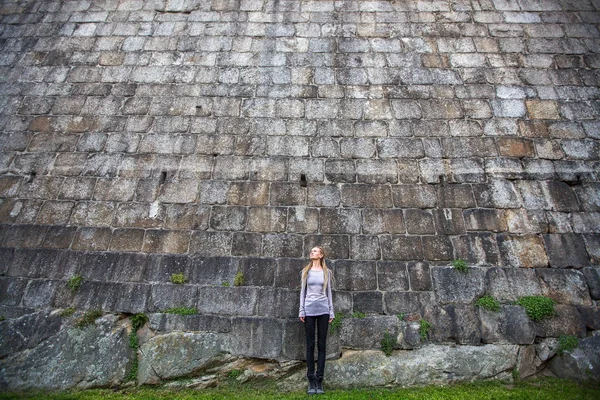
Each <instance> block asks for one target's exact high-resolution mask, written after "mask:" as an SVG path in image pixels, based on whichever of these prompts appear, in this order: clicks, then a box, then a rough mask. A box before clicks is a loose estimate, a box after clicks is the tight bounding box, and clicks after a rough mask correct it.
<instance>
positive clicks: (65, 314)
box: [59, 307, 75, 318]
mask: <svg viewBox="0 0 600 400" xmlns="http://www.w3.org/2000/svg"><path fill="white" fill-rule="evenodd" d="M74 313H75V308H73V307H68V308H65V309H64V310H62V311H61V312H60V314H59V315H60V316H61V317H63V318H66V317H70V316H71V315H73V314H74Z"/></svg>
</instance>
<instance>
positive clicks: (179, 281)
mask: <svg viewBox="0 0 600 400" xmlns="http://www.w3.org/2000/svg"><path fill="white" fill-rule="evenodd" d="M185 281H186V279H185V276H183V274H173V275H171V283H174V284H176V285H183V284H184V283H185Z"/></svg>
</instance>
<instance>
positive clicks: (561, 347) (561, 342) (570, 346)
mask: <svg viewBox="0 0 600 400" xmlns="http://www.w3.org/2000/svg"><path fill="white" fill-rule="evenodd" d="M577 347H579V339H578V338H577V336H572V335H560V337H559V338H558V349H557V350H556V352H557V353H558V354H563V353H564V352H565V351H573V350H575V349H576V348H577Z"/></svg>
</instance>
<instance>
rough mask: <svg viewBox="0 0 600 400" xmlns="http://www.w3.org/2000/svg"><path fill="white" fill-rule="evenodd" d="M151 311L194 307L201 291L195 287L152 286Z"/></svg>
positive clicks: (174, 285)
mask: <svg viewBox="0 0 600 400" xmlns="http://www.w3.org/2000/svg"><path fill="white" fill-rule="evenodd" d="M151 288H152V292H151V300H150V304H149V307H148V308H149V309H150V310H151V311H152V312H164V311H166V310H168V309H169V308H172V307H194V306H196V300H197V299H198V298H199V297H200V296H201V295H200V296H199V293H198V292H199V290H200V291H201V290H204V289H199V288H198V287H197V286H193V285H176V284H154V285H152V286H151Z"/></svg>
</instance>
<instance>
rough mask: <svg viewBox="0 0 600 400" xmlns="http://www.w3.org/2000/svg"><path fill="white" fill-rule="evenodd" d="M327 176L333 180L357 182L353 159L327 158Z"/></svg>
mask: <svg viewBox="0 0 600 400" xmlns="http://www.w3.org/2000/svg"><path fill="white" fill-rule="evenodd" d="M325 177H326V178H327V179H328V180H329V181H331V182H334V183H335V182H350V183H352V182H355V181H356V172H355V166H354V162H353V161H352V160H327V161H326V162H325Z"/></svg>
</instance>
